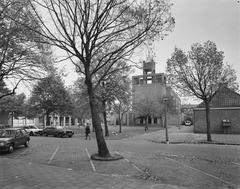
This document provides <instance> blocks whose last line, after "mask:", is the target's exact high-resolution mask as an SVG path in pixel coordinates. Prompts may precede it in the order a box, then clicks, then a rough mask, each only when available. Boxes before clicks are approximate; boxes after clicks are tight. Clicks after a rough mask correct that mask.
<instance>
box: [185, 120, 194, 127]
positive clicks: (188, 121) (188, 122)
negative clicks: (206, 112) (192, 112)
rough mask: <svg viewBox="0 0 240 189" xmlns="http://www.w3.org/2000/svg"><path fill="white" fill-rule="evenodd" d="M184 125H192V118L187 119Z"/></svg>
mask: <svg viewBox="0 0 240 189" xmlns="http://www.w3.org/2000/svg"><path fill="white" fill-rule="evenodd" d="M184 125H185V126H191V125H192V122H191V121H190V120H186V121H185V122H184Z"/></svg>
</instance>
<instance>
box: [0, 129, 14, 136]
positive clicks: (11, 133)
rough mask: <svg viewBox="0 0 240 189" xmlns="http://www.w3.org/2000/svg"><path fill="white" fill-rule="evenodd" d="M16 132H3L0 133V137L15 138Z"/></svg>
mask: <svg viewBox="0 0 240 189" xmlns="http://www.w3.org/2000/svg"><path fill="white" fill-rule="evenodd" d="M15 133H16V131H15V130H1V131H0V137H11V136H15Z"/></svg>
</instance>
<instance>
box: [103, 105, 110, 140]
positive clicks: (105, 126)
mask: <svg viewBox="0 0 240 189" xmlns="http://www.w3.org/2000/svg"><path fill="white" fill-rule="evenodd" d="M102 106H103V120H104V128H105V136H106V137H108V136H109V130H108V124H107V112H106V101H103V102H102Z"/></svg>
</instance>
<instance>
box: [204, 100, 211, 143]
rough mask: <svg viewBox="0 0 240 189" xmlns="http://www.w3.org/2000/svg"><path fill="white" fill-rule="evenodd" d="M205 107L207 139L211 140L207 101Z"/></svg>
mask: <svg viewBox="0 0 240 189" xmlns="http://www.w3.org/2000/svg"><path fill="white" fill-rule="evenodd" d="M205 108H206V123H207V141H209V142H211V141H212V138H211V131H210V108H209V102H208V101H205Z"/></svg>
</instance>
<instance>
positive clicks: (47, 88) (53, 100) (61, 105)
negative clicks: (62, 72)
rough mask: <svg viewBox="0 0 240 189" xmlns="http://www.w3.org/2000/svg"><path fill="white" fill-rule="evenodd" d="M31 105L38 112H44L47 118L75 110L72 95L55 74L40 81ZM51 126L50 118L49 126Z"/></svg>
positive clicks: (34, 91)
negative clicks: (53, 114) (51, 114)
mask: <svg viewBox="0 0 240 189" xmlns="http://www.w3.org/2000/svg"><path fill="white" fill-rule="evenodd" d="M30 104H31V105H32V107H33V108H34V109H36V110H37V111H43V113H44V114H46V115H47V117H48V116H49V114H50V113H53V112H54V113H60V114H70V113H71V111H72V108H73V104H72V101H71V98H70V94H69V93H68V91H67V90H66V88H65V87H64V84H63V82H62V80H61V78H60V77H59V76H56V75H53V74H52V75H49V76H48V77H46V78H44V79H42V80H40V81H39V82H38V83H37V84H36V85H35V86H34V87H33V91H32V93H31V97H30ZM49 124H50V123H49V118H48V119H47V125H49Z"/></svg>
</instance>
